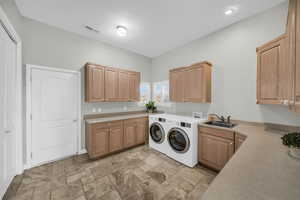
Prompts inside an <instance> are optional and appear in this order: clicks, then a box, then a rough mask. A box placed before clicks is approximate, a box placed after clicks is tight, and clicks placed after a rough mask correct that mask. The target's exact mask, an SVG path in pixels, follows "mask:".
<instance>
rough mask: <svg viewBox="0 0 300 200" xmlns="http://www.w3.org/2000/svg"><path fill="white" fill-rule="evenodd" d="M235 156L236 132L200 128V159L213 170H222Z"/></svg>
mask: <svg viewBox="0 0 300 200" xmlns="http://www.w3.org/2000/svg"><path fill="white" fill-rule="evenodd" d="M233 154H234V132H231V131H226V130H221V129H214V128H200V129H199V137H198V159H199V161H200V162H201V163H202V164H204V165H206V166H209V167H211V168H214V169H216V170H221V169H222V168H223V167H224V166H225V164H226V163H227V162H228V161H229V159H230V158H231V157H232V155H233Z"/></svg>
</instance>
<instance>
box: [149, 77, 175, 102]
mask: <svg viewBox="0 0 300 200" xmlns="http://www.w3.org/2000/svg"><path fill="white" fill-rule="evenodd" d="M152 94H153V98H152V99H153V101H155V102H156V104H157V105H158V106H170V105H171V103H170V99H169V81H168V80H166V81H161V82H154V83H153V88H152Z"/></svg>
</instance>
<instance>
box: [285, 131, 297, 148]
mask: <svg viewBox="0 0 300 200" xmlns="http://www.w3.org/2000/svg"><path fill="white" fill-rule="evenodd" d="M281 139H282V143H283V144H284V145H286V146H288V147H294V148H300V133H288V134H286V135H284V136H283V137H281Z"/></svg>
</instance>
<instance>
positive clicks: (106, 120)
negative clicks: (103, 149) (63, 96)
mask: <svg viewBox="0 0 300 200" xmlns="http://www.w3.org/2000/svg"><path fill="white" fill-rule="evenodd" d="M147 116H149V113H140V114H128V115H119V116H113V117H102V118H96V119H86V120H85V121H86V123H88V124H93V123H100V122H109V121H117V120H123V119H132V118H139V117H147Z"/></svg>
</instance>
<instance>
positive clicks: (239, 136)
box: [235, 133, 246, 151]
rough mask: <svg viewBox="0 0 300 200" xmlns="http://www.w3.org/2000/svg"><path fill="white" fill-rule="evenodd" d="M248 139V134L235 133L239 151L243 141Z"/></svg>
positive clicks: (236, 148)
mask: <svg viewBox="0 0 300 200" xmlns="http://www.w3.org/2000/svg"><path fill="white" fill-rule="evenodd" d="M245 140H246V136H244V135H242V134H239V133H236V134H235V151H237V150H238V149H239V148H240V146H241V145H242V144H243V142H244V141H245Z"/></svg>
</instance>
